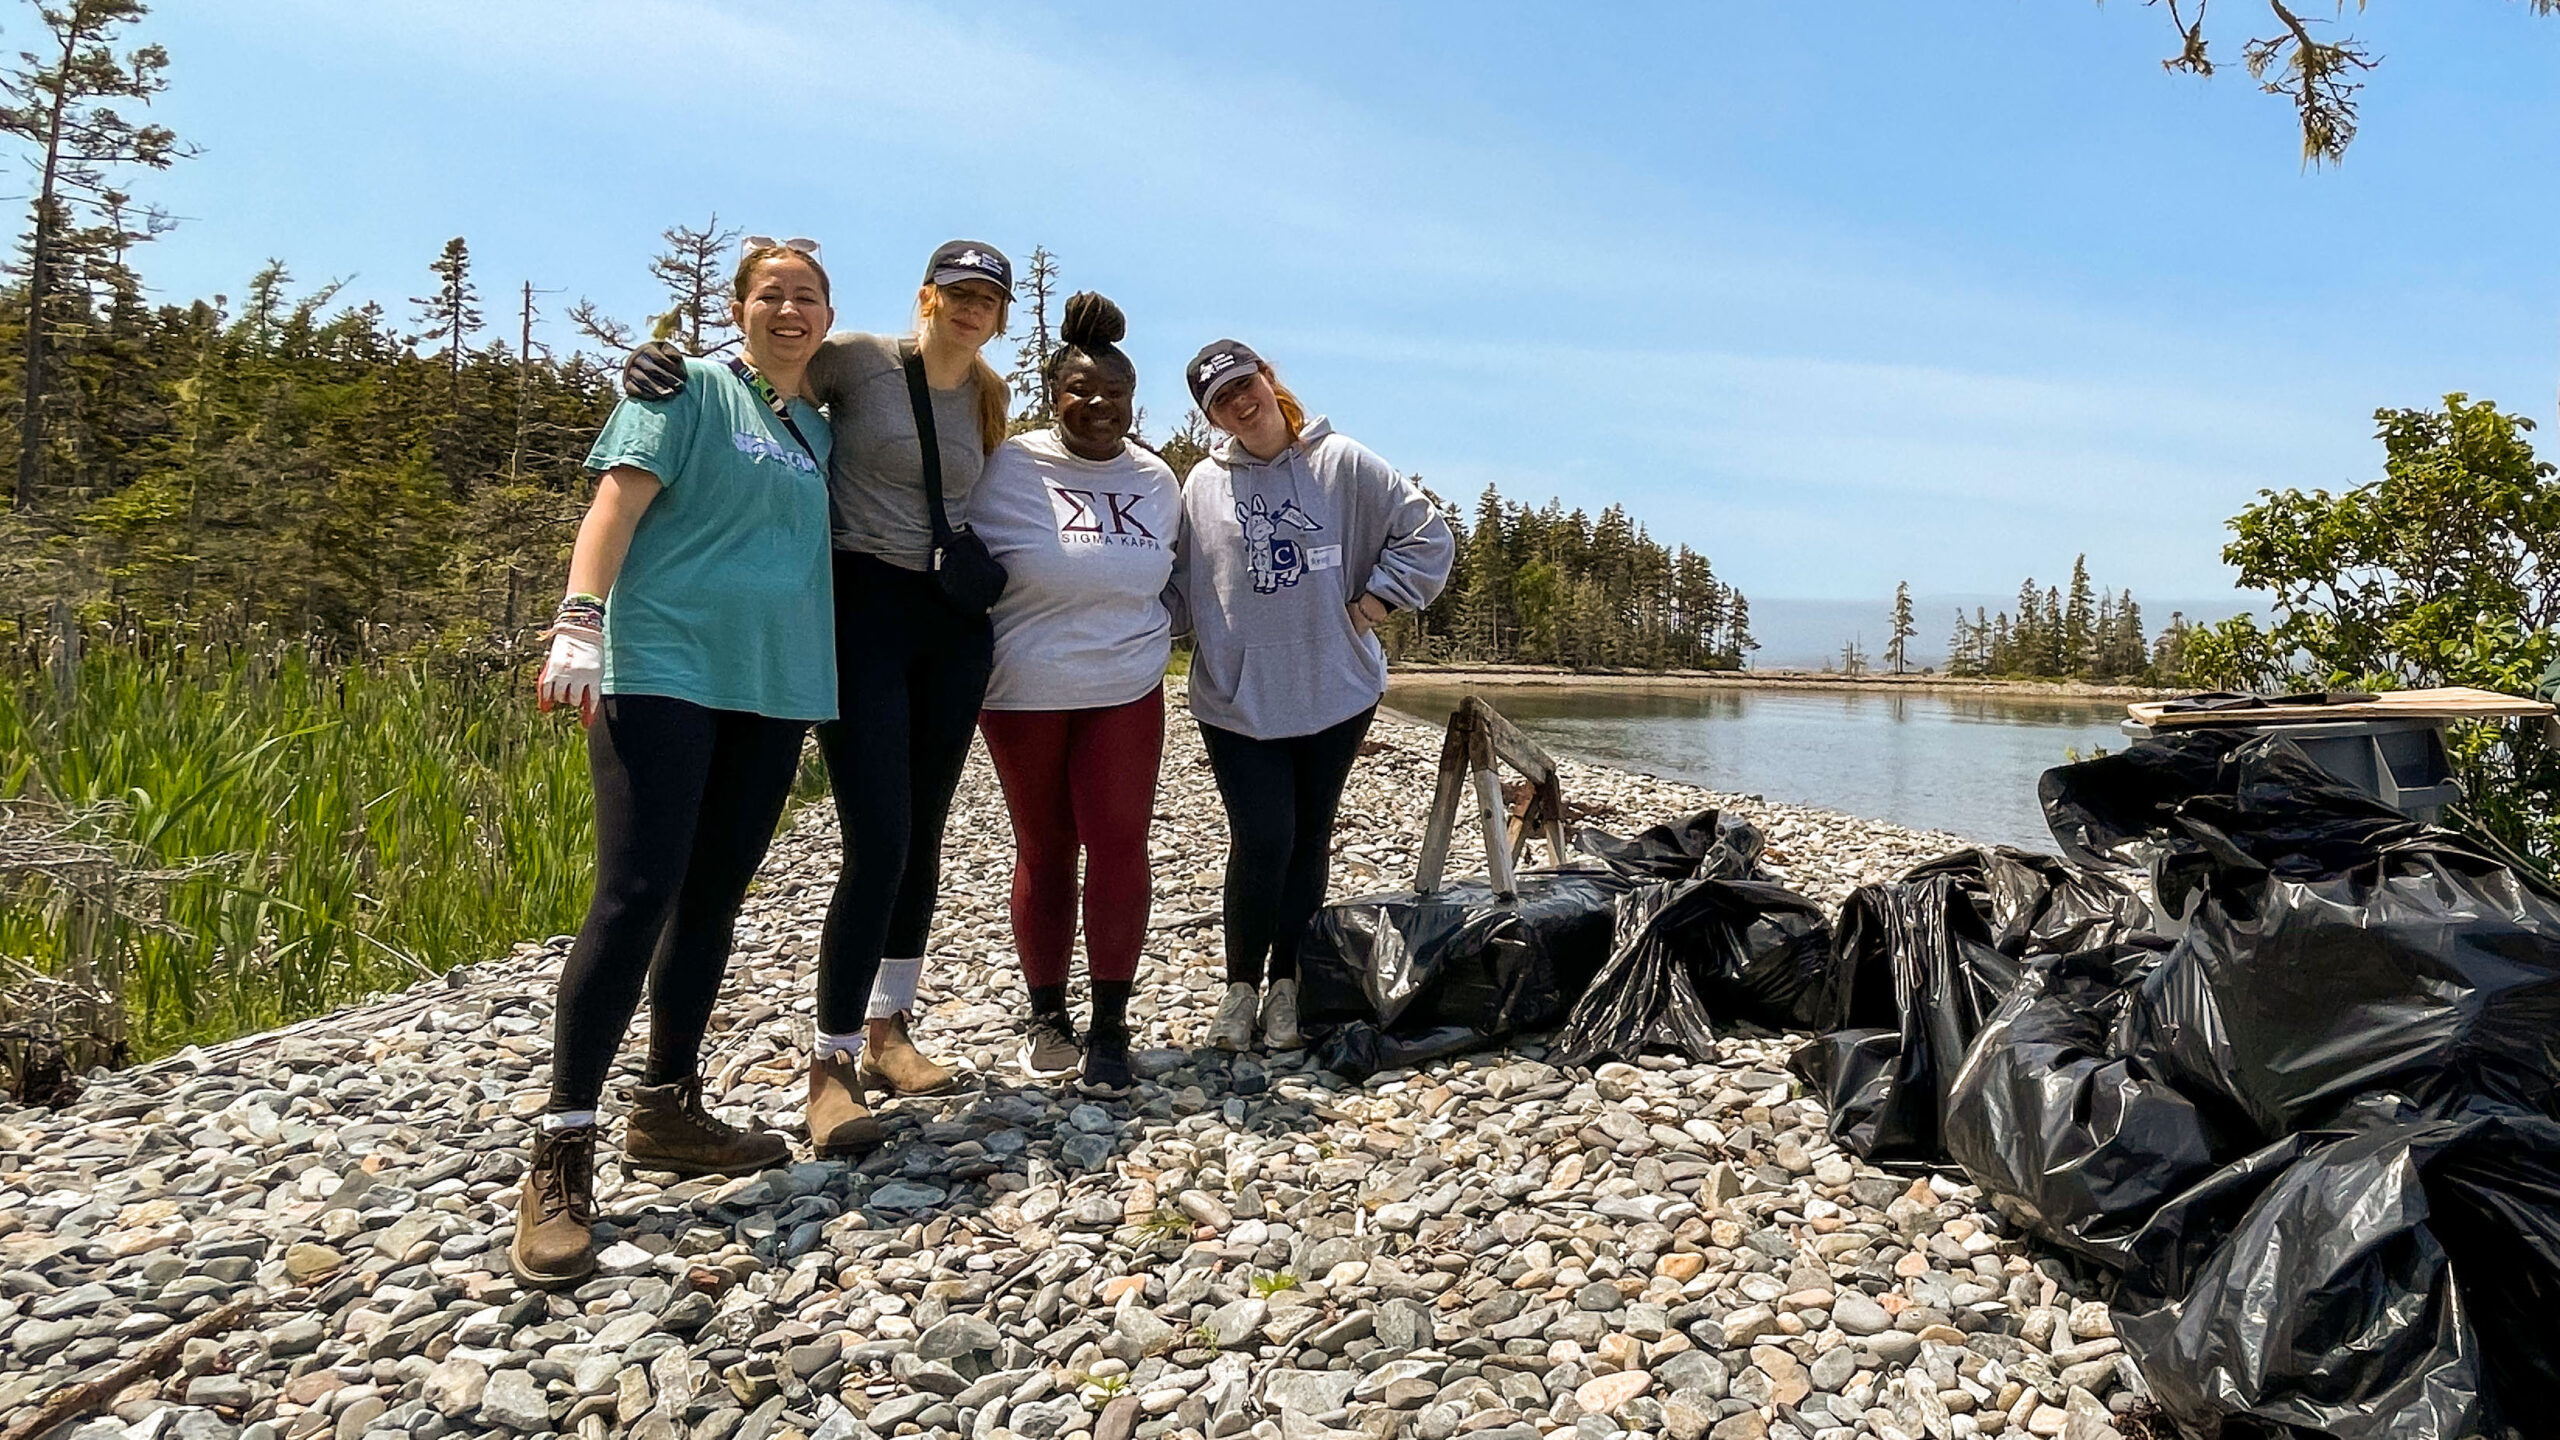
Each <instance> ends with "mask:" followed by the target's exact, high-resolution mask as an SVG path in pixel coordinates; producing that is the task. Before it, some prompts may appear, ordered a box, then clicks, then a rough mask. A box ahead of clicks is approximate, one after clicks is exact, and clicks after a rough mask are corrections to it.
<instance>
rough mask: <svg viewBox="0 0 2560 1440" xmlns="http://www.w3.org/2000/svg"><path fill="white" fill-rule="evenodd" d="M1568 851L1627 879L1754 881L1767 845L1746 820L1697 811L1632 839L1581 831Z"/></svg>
mask: <svg viewBox="0 0 2560 1440" xmlns="http://www.w3.org/2000/svg"><path fill="white" fill-rule="evenodd" d="M1573 848H1574V849H1576V850H1578V851H1580V852H1581V853H1583V854H1585V855H1588V856H1591V857H1592V858H1593V859H1595V860H1598V861H1600V862H1601V863H1602V864H1604V865H1606V866H1608V867H1609V868H1610V869H1612V870H1614V871H1616V872H1618V873H1619V874H1621V875H1624V876H1626V877H1627V878H1628V879H1630V880H1754V879H1758V878H1760V857H1761V855H1762V854H1763V853H1765V852H1766V851H1767V850H1768V848H1769V845H1768V841H1767V840H1766V839H1764V838H1763V837H1762V836H1761V834H1760V831H1759V830H1758V829H1757V828H1756V827H1754V826H1753V825H1752V824H1751V822H1750V821H1748V820H1744V819H1741V818H1739V817H1737V816H1731V815H1723V814H1719V813H1718V812H1716V811H1713V810H1701V811H1699V812H1698V813H1696V814H1694V815H1691V816H1689V817H1688V818H1686V819H1684V820H1677V821H1673V822H1671V823H1669V824H1664V825H1656V826H1653V827H1652V828H1650V829H1648V830H1646V831H1644V833H1642V834H1640V835H1638V836H1636V837H1635V838H1634V839H1632V840H1621V839H1619V838H1618V837H1617V836H1615V835H1612V834H1610V833H1609V832H1607V831H1605V830H1597V829H1593V828H1590V827H1588V826H1586V827H1584V828H1582V829H1580V830H1576V831H1575V832H1574V833H1573Z"/></svg>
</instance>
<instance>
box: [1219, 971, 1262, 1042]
mask: <svg viewBox="0 0 2560 1440" xmlns="http://www.w3.org/2000/svg"><path fill="white" fill-rule="evenodd" d="M1255 999H1256V996H1255V995H1254V992H1253V987H1252V986H1251V985H1248V984H1246V983H1245V982H1244V981H1242V980H1236V981H1232V982H1230V983H1229V984H1228V986H1227V998H1225V999H1223V1000H1221V1001H1219V1002H1218V1021H1217V1023H1216V1024H1214V1025H1211V1026H1210V1027H1209V1045H1210V1048H1212V1049H1216V1050H1250V1049H1252V1048H1253V1005H1254V1000H1255Z"/></svg>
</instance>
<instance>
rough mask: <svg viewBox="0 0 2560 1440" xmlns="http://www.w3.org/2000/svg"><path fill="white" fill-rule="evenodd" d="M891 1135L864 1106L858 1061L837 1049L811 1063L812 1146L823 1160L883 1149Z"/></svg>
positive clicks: (810, 1128)
mask: <svg viewBox="0 0 2560 1440" xmlns="http://www.w3.org/2000/svg"><path fill="white" fill-rule="evenodd" d="M888 1138H889V1132H888V1130H887V1129H886V1128H884V1127H883V1126H882V1125H881V1124H880V1119H879V1117H878V1116H876V1115H873V1114H872V1113H871V1111H870V1109H869V1108H868V1107H866V1106H865V1105H864V1104H863V1103H862V1082H861V1079H860V1077H859V1076H857V1075H856V1074H855V1073H854V1062H852V1061H851V1060H848V1059H846V1058H845V1057H844V1056H842V1055H839V1054H837V1053H836V1052H835V1051H833V1050H827V1051H822V1052H820V1054H819V1056H818V1058H817V1059H815V1060H813V1061H811V1062H810V1064H809V1143H810V1144H811V1145H813V1146H815V1147H816V1148H817V1152H818V1158H819V1159H821V1160H845V1159H851V1158H853V1157H856V1156H860V1155H865V1154H868V1153H870V1152H871V1151H873V1150H877V1149H878V1148H880V1142H881V1141H883V1140H886V1139H888Z"/></svg>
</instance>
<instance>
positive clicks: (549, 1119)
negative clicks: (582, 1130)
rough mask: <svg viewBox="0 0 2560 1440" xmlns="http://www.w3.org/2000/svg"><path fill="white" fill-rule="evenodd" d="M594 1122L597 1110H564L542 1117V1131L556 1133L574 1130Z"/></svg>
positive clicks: (550, 1133)
mask: <svg viewBox="0 0 2560 1440" xmlns="http://www.w3.org/2000/svg"><path fill="white" fill-rule="evenodd" d="M594 1123H596V1112H594V1111H593V1110H562V1111H559V1112H558V1113H556V1114H551V1115H545V1116H543V1117H542V1133H543V1134H545V1135H554V1134H557V1133H559V1132H560V1131H563V1130H573V1129H576V1128H577V1127H578V1126H580V1125H593V1124H594Z"/></svg>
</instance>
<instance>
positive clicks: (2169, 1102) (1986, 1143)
mask: <svg viewBox="0 0 2560 1440" xmlns="http://www.w3.org/2000/svg"><path fill="white" fill-rule="evenodd" d="M2159 958H2160V952H2159V950H2158V948H2156V947H2153V946H2147V945H2140V944H2134V945H2117V946H2109V947H2105V948H2102V949H2096V950H2085V951H2082V952H2080V953H2078V954H2074V955H2063V956H2053V957H2048V958H2045V959H2040V960H2036V961H2033V962H2031V963H2030V964H2029V965H2028V966H2027V968H2026V970H2025V972H2024V973H2023V974H2021V975H2020V977H2019V980H2018V984H2017V988H2015V989H2013V990H2011V991H2010V992H2009V996H2008V998H2007V999H2006V1000H2004V1001H2002V1002H2001V1005H2000V1009H1999V1011H1998V1012H1997V1013H1995V1014H1994V1015H1993V1016H1992V1017H1991V1021H1990V1023H1989V1024H1987V1025H1985V1026H1984V1027H1983V1030H1982V1033H1981V1034H1980V1035H1978V1036H1976V1037H1975V1039H1974V1042H1973V1046H1972V1049H1971V1050H1970V1051H1969V1052H1967V1054H1966V1056H1965V1059H1964V1064H1963V1066H1962V1068H1960V1069H1959V1070H1958V1071H1957V1072H1956V1076H1955V1081H1954V1083H1953V1084H1952V1085H1951V1086H1950V1087H1949V1091H1948V1096H1947V1111H1946V1142H1947V1153H1948V1154H1949V1155H1950V1156H1951V1157H1953V1159H1954V1160H1955V1162H1956V1163H1957V1164H1958V1165H1960V1166H1962V1167H1964V1170H1965V1173H1966V1174H1968V1175H1970V1176H1971V1177H1972V1178H1973V1181H1974V1183H1975V1184H1977V1185H1980V1186H1981V1187H1982V1189H1983V1192H1984V1193H1985V1194H1987V1195H1989V1196H1991V1197H1992V1199H1993V1200H1994V1201H1995V1202H1996V1203H1997V1204H1999V1206H2000V1208H2001V1209H2002V1210H2004V1211H2006V1212H2008V1213H2009V1214H2010V1215H2012V1216H2014V1217H2016V1218H2017V1219H2018V1220H2020V1221H2021V1222H2022V1223H2024V1224H2025V1225H2026V1226H2028V1227H2029V1228H2030V1229H2032V1230H2034V1231H2036V1232H2037V1233H2039V1234H2041V1235H2043V1236H2044V1237H2045V1238H2046V1239H2048V1240H2051V1241H2053V1242H2054V1243H2055V1244H2058V1245H2060V1246H2062V1247H2063V1248H2064V1249H2067V1250H2071V1251H2074V1252H2076V1253H2078V1254H2080V1255H2083V1256H2086V1257H2088V1258H2089V1259H2091V1260H2095V1261H2097V1262H2099V1263H2100V1264H2103V1265H2108V1266H2113V1267H2121V1266H2122V1265H2123V1264H2124V1260H2125V1254H2126V1251H2127V1248H2128V1246H2129V1244H2130V1242H2131V1239H2132V1236H2133V1234H2134V1232H2135V1231H2136V1230H2138V1229H2139V1228H2141V1226H2142V1223H2143V1222H2144V1221H2145V1220H2148V1219H2149V1218H2150V1217H2151V1213H2152V1212H2153V1211H2154V1210H2157V1209H2158V1208H2159V1207H2160V1205H2161V1204H2162V1203H2163V1202H2164V1201H2166V1200H2168V1199H2169V1198H2170V1197H2172V1196H2174V1195H2176V1194H2178V1193H2179V1192H2181V1191H2183V1190H2185V1189H2187V1188H2188V1187H2189V1186H2191V1185H2193V1184H2195V1183H2196V1182H2197V1181H2199V1180H2202V1179H2203V1178H2204V1177H2205V1176H2207V1175H2209V1174H2211V1173H2212V1172H2213V1170H2214V1168H2215V1167H2216V1166H2217V1165H2218V1164H2220V1163H2221V1162H2222V1161H2224V1160H2225V1159H2227V1158H2229V1157H2230V1156H2231V1155H2232V1154H2233V1153H2235V1152H2236V1151H2237V1150H2238V1149H2241V1148H2245V1147H2238V1146H2235V1145H2234V1144H2233V1143H2232V1142H2231V1141H2229V1140H2228V1139H2226V1138H2224V1137H2222V1136H2221V1135H2219V1134H2218V1133H2217V1132H2216V1131H2215V1130H2214V1129H2213V1127H2212V1126H2211V1125H2209V1124H2208V1123H2207V1122H2206V1120H2205V1117H2204V1116H2203V1115H2202V1114H2201V1113H2200V1112H2199V1111H2198V1110H2197V1109H2196V1106H2195V1104H2194V1102H2193V1101H2190V1100H2189V1099H2187V1098H2186V1097H2185V1096H2184V1095H2181V1094H2179V1093H2178V1091H2177V1090H2175V1089H2174V1088H2172V1087H2171V1086H2169V1085H2168V1084H2166V1083H2164V1082H2163V1081H2161V1080H2159V1079H2157V1078H2156V1077H2154V1076H2152V1075H2151V1074H2149V1073H2148V1072H2147V1071H2146V1070H2145V1069H2144V1068H2143V1066H2142V1065H2141V1063H2140V1062H2139V1061H2135V1060H2128V1059H2122V1058H2118V1057H2114V1056H2111V1055H2109V1054H2108V1053H2107V1051H2108V1042H2109V1040H2110V1039H2111V1038H2112V1035H2113V1032H2114V1030H2115V1027H2116V1023H2117V1021H2118V1019H2119V1017H2121V1015H2122V1014H2123V1012H2124V1009H2125V1005H2126V1003H2127V1001H2128V1000H2129V998H2130V995H2131V987H2132V985H2133V983H2134V982H2136V981H2137V980H2138V979H2139V978H2140V977H2141V976H2142V975H2143V974H2144V973H2146V972H2147V971H2148V970H2149V969H2150V968H2151V967H2152V966H2153V965H2154V964H2156V963H2157V962H2158V960H2159Z"/></svg>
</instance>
